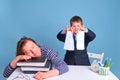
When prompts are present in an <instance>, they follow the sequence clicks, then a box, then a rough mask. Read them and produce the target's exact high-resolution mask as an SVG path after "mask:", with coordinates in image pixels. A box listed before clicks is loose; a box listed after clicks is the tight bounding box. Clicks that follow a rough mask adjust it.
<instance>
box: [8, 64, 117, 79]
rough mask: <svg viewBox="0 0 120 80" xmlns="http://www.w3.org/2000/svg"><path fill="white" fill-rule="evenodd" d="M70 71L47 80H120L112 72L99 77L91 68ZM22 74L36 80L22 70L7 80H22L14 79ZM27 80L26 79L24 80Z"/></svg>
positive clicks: (77, 68) (81, 67)
mask: <svg viewBox="0 0 120 80" xmlns="http://www.w3.org/2000/svg"><path fill="white" fill-rule="evenodd" d="M68 67H69V71H68V72H67V73H65V74H62V75H60V76H55V77H52V78H47V79H45V80H119V79H118V78H117V77H116V76H115V75H114V74H113V73H112V72H111V71H109V74H108V75H107V76H102V75H99V74H98V73H95V72H93V71H91V69H90V66H68ZM20 74H22V75H23V76H26V75H27V76H29V78H30V80H36V79H34V78H32V76H33V74H24V73H22V71H20V68H18V69H16V70H15V71H14V72H13V73H12V74H11V75H10V77H9V78H8V79H7V80H20V79H13V78H15V77H16V76H18V75H20ZM22 80H26V79H22Z"/></svg>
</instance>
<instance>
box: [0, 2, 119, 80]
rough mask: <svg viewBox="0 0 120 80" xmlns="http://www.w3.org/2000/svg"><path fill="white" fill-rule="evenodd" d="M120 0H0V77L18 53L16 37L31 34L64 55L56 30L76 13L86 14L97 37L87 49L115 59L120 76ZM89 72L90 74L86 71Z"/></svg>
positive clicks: (115, 66) (114, 63) (113, 68)
mask: <svg viewBox="0 0 120 80" xmlns="http://www.w3.org/2000/svg"><path fill="white" fill-rule="evenodd" d="M119 3H120V0H0V79H1V80H4V78H3V76H2V73H3V69H4V67H5V66H6V65H7V64H8V63H9V62H10V61H11V60H12V59H13V58H14V57H15V52H16V45H17V41H18V40H19V39H20V38H21V37H22V36H27V37H31V38H33V39H34V40H36V41H37V42H38V43H39V44H40V45H47V46H49V47H52V48H53V49H54V50H55V51H58V52H59V55H60V57H62V58H63V57H64V54H65V51H64V49H63V43H62V42H60V41H58V40H57V38H56V35H57V33H58V32H59V31H60V30H61V29H64V28H65V27H66V26H67V25H69V20H70V18H71V17H72V16H74V15H79V16H81V17H82V18H83V21H84V24H85V26H86V27H88V28H90V29H91V30H93V31H94V32H95V33H96V35H97V37H96V39H95V40H94V41H93V42H91V43H90V44H89V46H88V51H90V52H97V53H102V52H104V53H105V56H104V60H105V59H106V58H107V57H109V58H111V59H112V63H113V66H112V67H111V71H112V72H113V73H114V74H115V75H116V76H117V77H119V78H120V68H119V67H120V62H119V59H120V42H119V41H120V36H119V34H120V31H119V29H120V9H119V8H120V5H119ZM86 76H87V75H86Z"/></svg>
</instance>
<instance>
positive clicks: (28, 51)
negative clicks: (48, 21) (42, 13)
mask: <svg viewBox="0 0 120 80" xmlns="http://www.w3.org/2000/svg"><path fill="white" fill-rule="evenodd" d="M22 50H23V52H24V53H25V55H28V56H31V57H40V56H41V49H40V47H39V46H38V45H36V44H35V43H34V42H32V41H30V40H28V41H27V42H26V44H25V45H24V46H23V48H22Z"/></svg>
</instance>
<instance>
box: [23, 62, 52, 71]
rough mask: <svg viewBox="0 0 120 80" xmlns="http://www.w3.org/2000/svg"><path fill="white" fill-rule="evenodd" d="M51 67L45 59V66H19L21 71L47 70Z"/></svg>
mask: <svg viewBox="0 0 120 80" xmlns="http://www.w3.org/2000/svg"><path fill="white" fill-rule="evenodd" d="M51 67H52V64H51V62H50V61H49V60H47V62H46V64H45V66H21V70H22V71H49V70H50V69H51Z"/></svg>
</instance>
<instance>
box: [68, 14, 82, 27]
mask: <svg viewBox="0 0 120 80" xmlns="http://www.w3.org/2000/svg"><path fill="white" fill-rule="evenodd" d="M74 22H78V23H80V24H81V25H83V20H82V18H81V17H79V16H73V17H72V18H71V19H70V25H71V26H72V25H73V23H74Z"/></svg>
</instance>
